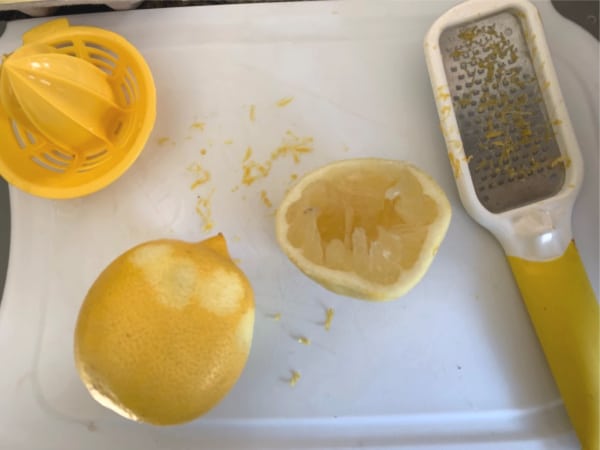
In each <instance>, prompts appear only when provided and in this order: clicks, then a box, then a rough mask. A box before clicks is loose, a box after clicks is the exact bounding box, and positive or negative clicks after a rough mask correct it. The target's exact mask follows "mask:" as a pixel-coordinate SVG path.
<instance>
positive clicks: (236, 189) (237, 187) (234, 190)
mask: <svg viewBox="0 0 600 450" xmlns="http://www.w3.org/2000/svg"><path fill="white" fill-rule="evenodd" d="M239 189H240V187H239V186H234V187H232V188H231V192H236V191H238V190H239Z"/></svg>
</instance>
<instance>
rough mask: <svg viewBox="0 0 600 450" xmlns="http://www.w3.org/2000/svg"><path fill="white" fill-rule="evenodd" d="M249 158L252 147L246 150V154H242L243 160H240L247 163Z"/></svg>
mask: <svg viewBox="0 0 600 450" xmlns="http://www.w3.org/2000/svg"><path fill="white" fill-rule="evenodd" d="M251 156H252V147H248V148H247V149H246V153H244V159H243V160H242V162H246V161H248V160H249V159H250V157H251Z"/></svg>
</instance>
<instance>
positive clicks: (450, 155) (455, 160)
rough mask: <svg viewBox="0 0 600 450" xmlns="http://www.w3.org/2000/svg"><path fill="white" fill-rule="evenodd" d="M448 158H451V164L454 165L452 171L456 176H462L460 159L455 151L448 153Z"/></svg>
mask: <svg viewBox="0 0 600 450" xmlns="http://www.w3.org/2000/svg"><path fill="white" fill-rule="evenodd" d="M448 158H450V165H451V166H452V172H454V178H456V179H458V178H459V177H460V161H459V160H458V158H457V157H456V156H454V153H452V152H450V153H448Z"/></svg>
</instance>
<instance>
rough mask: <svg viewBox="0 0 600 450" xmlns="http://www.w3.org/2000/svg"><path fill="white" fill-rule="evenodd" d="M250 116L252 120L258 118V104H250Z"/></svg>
mask: <svg viewBox="0 0 600 450" xmlns="http://www.w3.org/2000/svg"><path fill="white" fill-rule="evenodd" d="M248 118H249V119H250V121H251V122H254V121H255V120H256V105H250V109H249V110H248Z"/></svg>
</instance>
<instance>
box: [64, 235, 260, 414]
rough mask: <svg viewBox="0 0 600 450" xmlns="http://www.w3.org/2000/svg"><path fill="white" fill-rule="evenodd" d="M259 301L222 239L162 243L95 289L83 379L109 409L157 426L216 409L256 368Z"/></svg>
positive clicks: (141, 249)
mask: <svg viewBox="0 0 600 450" xmlns="http://www.w3.org/2000/svg"><path fill="white" fill-rule="evenodd" d="M253 328H254V296H253V292H252V287H251V286H250V283H249V282H248V280H247V278H246V276H245V275H244V273H243V272H242V271H241V270H240V269H239V268H238V267H237V266H236V265H235V264H234V262H233V261H232V260H231V258H230V256H229V254H228V251H227V246H226V242H225V239H224V238H223V236H222V235H220V234H219V235H217V236H215V237H213V238H211V239H208V240H206V241H203V242H200V243H196V244H191V243H187V242H182V241H176V240H157V241H152V242H147V243H144V244H141V245H139V246H137V247H134V248H132V249H131V250H128V251H127V252H125V253H124V254H123V255H121V256H119V257H118V258H117V259H116V260H114V261H113V262H112V263H111V264H110V265H109V266H108V267H107V268H106V269H105V270H104V271H103V272H102V273H101V274H100V276H99V277H98V279H97V280H96V281H95V282H94V284H93V285H92V287H91V288H90V290H89V292H88V294H87V296H86V298H85V301H84V302H83V304H82V306H81V310H80V312H79V317H78V320H77V325H76V329H75V362H76V366H77V370H78V372H79V375H80V377H81V379H82V381H83V383H84V384H85V386H86V387H87V389H88V390H89V392H90V393H91V395H92V396H93V397H94V398H95V399H96V400H97V401H98V402H99V403H101V404H102V405H104V406H106V407H107V408H110V409H112V410H113V411H115V412H117V413H118V414H120V415H122V416H124V417H126V418H129V419H132V420H136V421H143V422H148V423H152V424H157V425H169V424H178V423H182V422H186V421H190V420H193V419H195V418H197V417H198V416H200V415H202V414H204V413H205V412H207V411H208V410H210V409H211V408H212V407H213V406H215V405H216V404H217V403H218V402H219V401H220V400H221V399H223V397H225V395H226V394H227V393H228V392H229V390H230V389H231V388H232V387H233V385H234V384H235V383H236V381H237V380H238V378H239V376H240V375H241V373H242V370H243V368H244V366H245V364H246V360H247V358H248V354H249V352H250V346H251V343H252V334H253Z"/></svg>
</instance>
